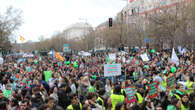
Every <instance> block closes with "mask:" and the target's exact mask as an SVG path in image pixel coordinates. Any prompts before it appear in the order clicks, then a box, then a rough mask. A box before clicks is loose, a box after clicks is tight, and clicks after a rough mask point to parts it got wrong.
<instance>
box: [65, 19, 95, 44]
mask: <svg viewBox="0 0 195 110" xmlns="http://www.w3.org/2000/svg"><path fill="white" fill-rule="evenodd" d="M92 30H93V28H92V26H91V25H89V24H88V23H82V22H80V23H75V24H72V25H70V26H68V27H67V28H66V29H65V30H64V32H63V34H64V36H65V37H66V38H67V40H72V39H82V38H83V37H84V36H85V35H87V34H88V33H90V32H91V31H92Z"/></svg>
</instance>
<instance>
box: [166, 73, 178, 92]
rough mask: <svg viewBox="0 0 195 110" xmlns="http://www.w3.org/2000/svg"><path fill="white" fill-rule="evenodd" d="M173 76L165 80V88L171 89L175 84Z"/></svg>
mask: <svg viewBox="0 0 195 110" xmlns="http://www.w3.org/2000/svg"><path fill="white" fill-rule="evenodd" d="M175 81H176V79H175V75H170V76H169V77H168V78H167V88H170V89H171V88H173V85H174V84H175Z"/></svg>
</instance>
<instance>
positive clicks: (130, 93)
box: [125, 87, 136, 103]
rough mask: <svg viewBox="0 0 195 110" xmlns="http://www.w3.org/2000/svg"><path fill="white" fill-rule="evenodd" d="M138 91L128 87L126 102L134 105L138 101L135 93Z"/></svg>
mask: <svg viewBox="0 0 195 110" xmlns="http://www.w3.org/2000/svg"><path fill="white" fill-rule="evenodd" d="M135 90H136V89H135V88H134V87H126V88H125V91H126V102H127V103H133V102H135V101H136V96H135V93H136V91H135Z"/></svg>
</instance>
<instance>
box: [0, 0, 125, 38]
mask: <svg viewBox="0 0 195 110" xmlns="http://www.w3.org/2000/svg"><path fill="white" fill-rule="evenodd" d="M126 3H127V2H126V1H125V0H0V12H1V13H2V12H4V11H5V10H6V9H7V7H9V6H13V7H14V8H17V9H20V10H21V11H22V18H23V24H22V26H21V27H20V29H19V30H17V31H16V32H15V33H14V36H16V38H17V42H20V40H19V36H20V35H21V36H23V37H24V38H25V41H29V40H31V41H38V39H39V37H40V36H44V38H49V37H51V36H52V35H53V34H54V33H56V32H61V31H63V30H64V29H65V28H66V27H68V26H69V25H71V24H74V23H76V22H88V23H89V24H91V25H92V26H93V27H96V26H98V25H99V24H101V23H103V22H105V21H107V20H108V18H109V17H114V16H116V14H117V13H118V12H119V11H121V10H122V8H123V7H124V6H125V5H126Z"/></svg>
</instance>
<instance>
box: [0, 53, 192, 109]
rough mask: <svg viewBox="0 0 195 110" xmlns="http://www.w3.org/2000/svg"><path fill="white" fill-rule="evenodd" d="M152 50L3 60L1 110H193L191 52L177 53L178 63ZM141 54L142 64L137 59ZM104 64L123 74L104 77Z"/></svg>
mask: <svg viewBox="0 0 195 110" xmlns="http://www.w3.org/2000/svg"><path fill="white" fill-rule="evenodd" d="M151 50H152V51H150V49H148V50H147V51H146V49H138V50H136V51H133V50H130V52H129V53H127V54H126V55H122V54H120V52H110V53H102V54H94V55H91V56H77V55H75V54H73V55H66V57H65V59H64V61H62V60H59V59H57V58H52V56H38V55H35V56H34V57H28V58H23V57H22V56H9V57H5V58H6V59H5V60H4V61H5V62H4V63H3V64H2V65H0V109H2V110H6V109H7V110H31V109H32V110H62V109H63V110H66V109H67V110H180V109H181V110H194V109H195V108H194V105H195V104H194V101H195V83H194V80H195V77H194V75H195V54H194V52H193V51H192V50H188V51H186V53H180V52H177V51H175V53H177V54H178V55H176V56H178V59H179V61H174V60H172V58H171V56H172V51H171V50H162V51H159V52H157V51H155V50H154V49H151ZM145 53H146V55H147V57H148V60H146V61H145V60H143V58H142V56H141V55H143V54H145ZM110 54H112V55H111V56H110ZM40 58H41V60H39V59H40ZM105 64H120V65H121V71H120V72H121V74H120V75H111V76H105V71H104V69H105ZM112 69H113V68H112ZM116 70H117V69H115V70H114V71H116Z"/></svg>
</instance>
